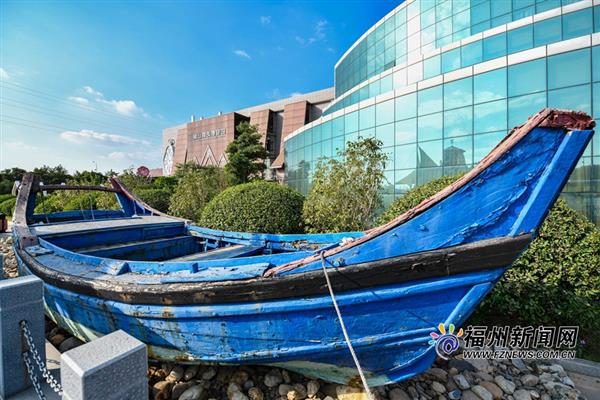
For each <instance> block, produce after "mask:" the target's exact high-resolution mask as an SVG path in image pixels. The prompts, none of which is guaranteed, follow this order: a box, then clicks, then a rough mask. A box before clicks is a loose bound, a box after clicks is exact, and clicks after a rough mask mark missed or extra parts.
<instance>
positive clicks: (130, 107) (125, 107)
mask: <svg viewBox="0 0 600 400" xmlns="http://www.w3.org/2000/svg"><path fill="white" fill-rule="evenodd" d="M98 101H99V102H100V103H103V104H106V105H109V106H110V107H112V108H113V109H114V110H115V111H116V112H118V113H119V114H122V115H128V116H131V115H134V114H145V113H144V110H143V109H142V108H141V107H138V106H137V104H135V101H133V100H104V99H100V100H98ZM145 116H147V114H145Z"/></svg>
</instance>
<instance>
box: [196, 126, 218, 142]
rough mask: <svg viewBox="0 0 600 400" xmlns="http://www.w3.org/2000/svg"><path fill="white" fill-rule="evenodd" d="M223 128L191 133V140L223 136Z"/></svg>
mask: <svg viewBox="0 0 600 400" xmlns="http://www.w3.org/2000/svg"><path fill="white" fill-rule="evenodd" d="M226 131H227V130H226V129H225V128H221V129H213V130H212V131H205V132H196V133H193V134H192V140H203V139H209V138H213V137H219V136H225V132H226Z"/></svg>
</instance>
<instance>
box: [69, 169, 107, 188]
mask: <svg viewBox="0 0 600 400" xmlns="http://www.w3.org/2000/svg"><path fill="white" fill-rule="evenodd" d="M107 179H108V177H107V176H106V175H104V174H102V173H100V172H96V171H81V172H80V171H77V172H75V174H73V178H72V179H71V183H73V184H75V185H102V184H105V183H106V181H107Z"/></svg>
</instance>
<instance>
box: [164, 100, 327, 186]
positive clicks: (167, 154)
mask: <svg viewBox="0 0 600 400" xmlns="http://www.w3.org/2000/svg"><path fill="white" fill-rule="evenodd" d="M332 99H333V89H332V88H330V89H324V90H320V91H317V92H312V93H308V94H305V95H300V96H293V97H289V98H286V99H282V100H278V101H274V102H271V103H267V104H261V105H258V106H254V107H249V108H245V109H242V110H238V111H235V112H230V113H227V114H219V115H216V116H213V117H209V118H199V119H196V118H195V117H192V120H191V121H190V122H188V123H186V124H181V125H178V126H174V127H171V128H166V129H164V130H163V174H164V175H172V174H173V173H174V172H175V169H176V168H177V165H178V164H182V163H186V162H194V163H197V164H198V165H201V166H219V167H222V166H224V165H225V164H226V163H227V155H226V153H225V149H226V148H227V145H228V144H229V143H231V142H232V141H233V140H234V139H235V137H236V130H235V127H236V126H237V125H238V124H239V123H240V122H242V121H249V122H250V123H251V124H252V125H255V126H256V127H257V129H258V133H260V134H261V142H262V143H263V145H264V146H265V147H266V149H267V150H268V151H269V159H268V160H267V161H266V162H267V166H268V167H269V168H268V170H267V177H268V178H272V179H277V180H279V181H281V180H282V179H283V167H284V162H285V160H284V158H283V154H284V152H283V139H284V138H285V137H286V136H287V135H289V134H290V133H292V132H294V131H295V130H296V129H298V128H300V127H302V126H304V125H305V124H307V123H309V122H311V121H313V120H315V119H317V118H318V117H319V116H320V115H321V112H322V110H323V109H324V108H325V107H326V106H327V105H328V104H329V103H330V102H331V100H332Z"/></svg>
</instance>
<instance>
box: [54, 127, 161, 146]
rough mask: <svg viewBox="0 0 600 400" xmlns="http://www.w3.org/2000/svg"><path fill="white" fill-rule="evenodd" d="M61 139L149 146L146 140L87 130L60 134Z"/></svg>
mask: <svg viewBox="0 0 600 400" xmlns="http://www.w3.org/2000/svg"><path fill="white" fill-rule="evenodd" d="M60 137H61V139H64V140H66V141H69V142H73V143H86V142H87V143H89V142H98V143H118V144H129V145H134V144H138V145H139V144H143V145H149V144H150V143H149V142H148V141H146V140H140V139H135V138H132V137H129V136H123V135H115V134H112V133H101V132H96V131H92V130H89V129H82V130H80V131H64V132H62V133H61V134H60Z"/></svg>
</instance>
